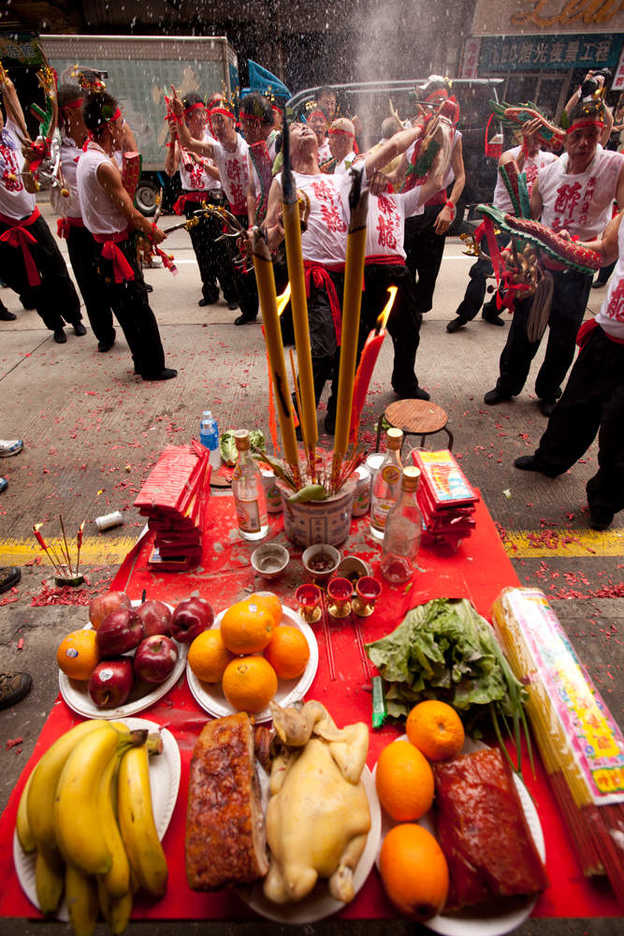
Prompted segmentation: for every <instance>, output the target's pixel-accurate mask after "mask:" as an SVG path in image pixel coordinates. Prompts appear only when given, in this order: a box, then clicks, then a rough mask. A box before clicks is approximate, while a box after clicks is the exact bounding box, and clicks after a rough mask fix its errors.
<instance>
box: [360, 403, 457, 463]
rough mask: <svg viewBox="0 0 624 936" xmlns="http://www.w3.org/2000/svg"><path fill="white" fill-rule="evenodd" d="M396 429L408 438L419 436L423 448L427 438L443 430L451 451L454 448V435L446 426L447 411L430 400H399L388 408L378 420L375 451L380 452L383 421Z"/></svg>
mask: <svg viewBox="0 0 624 936" xmlns="http://www.w3.org/2000/svg"><path fill="white" fill-rule="evenodd" d="M384 419H385V421H386V422H387V423H389V424H390V425H391V426H393V427H394V428H395V429H402V430H403V432H404V434H405V435H406V436H408V435H419V436H420V437H421V438H420V445H421V448H422V447H423V446H424V444H425V437H426V436H428V435H433V434H434V433H436V432H441V431H442V430H443V429H444V431H445V432H446V434H447V436H448V447H449V450H450V449H452V448H453V433H452V432H451V430H450V429H449V428H448V426H447V425H446V423H447V420H448V416H447V415H446V411H445V410H443V409H442V407H441V406H438V405H437V403H430V402H429V401H428V400H397V401H396V402H395V403H391V404H390V406H388V407H386V410H385V411H384V412H383V413H382V414H381V416H380V417H379V419H378V420H377V444H376V447H375V451H377V452H378V451H379V440H380V439H381V427H382V424H383V421H384Z"/></svg>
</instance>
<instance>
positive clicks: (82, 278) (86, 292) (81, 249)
mask: <svg viewBox="0 0 624 936" xmlns="http://www.w3.org/2000/svg"><path fill="white" fill-rule="evenodd" d="M67 250H68V253H69V259H70V262H71V266H72V270H73V271H74V276H75V277H76V282H77V283H78V288H79V289H80V292H81V293H82V298H83V300H84V304H85V309H86V310H87V316H88V318H89V322H90V323H91V328H92V330H93V334H94V335H95V337H96V338H97V340H98V341H101V342H103V343H104V344H110V343H111V342H112V341H113V339H114V337H115V332H114V329H113V313H112V312H111V307H110V303H109V301H108V298H107V296H106V292H105V291H104V290H103V289H102V283H101V280H100V276H99V272H98V270H99V263H100V252H101V246H100V245H99V244H96V242H95V241H94V239H93V236H92V234H90V233H89V231H88V230H87V229H86V228H84V227H73V226H72V227H71V228H70V230H69V234H68V236H67Z"/></svg>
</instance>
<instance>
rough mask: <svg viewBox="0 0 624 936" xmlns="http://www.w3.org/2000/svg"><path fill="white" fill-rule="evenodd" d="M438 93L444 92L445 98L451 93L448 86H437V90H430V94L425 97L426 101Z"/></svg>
mask: <svg viewBox="0 0 624 936" xmlns="http://www.w3.org/2000/svg"><path fill="white" fill-rule="evenodd" d="M436 94H443V95H444V98H445V99H446V98H447V97H448V96H449V93H448V91H447V90H446V88H436V90H435V91H430V92H429V94H428V95H427V97H426V98H425V101H431V100H432V99H433V98H434V97H435V96H436Z"/></svg>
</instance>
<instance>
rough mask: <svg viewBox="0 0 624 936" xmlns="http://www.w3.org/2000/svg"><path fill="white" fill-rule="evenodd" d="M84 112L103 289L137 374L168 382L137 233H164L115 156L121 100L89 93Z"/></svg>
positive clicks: (86, 214)
mask: <svg viewBox="0 0 624 936" xmlns="http://www.w3.org/2000/svg"><path fill="white" fill-rule="evenodd" d="M83 115H84V121H85V125H86V127H87V130H88V131H89V133H90V139H89V140H88V141H87V143H86V148H85V152H84V154H83V155H82V156H81V158H80V161H79V163H78V170H77V173H76V181H77V185H78V197H79V200H80V213H81V215H82V219H83V221H84V223H85V226H86V228H87V230H88V231H90V233H91V234H92V235H93V237H94V239H95V240H96V242H97V243H98V245H101V246H100V249H101V255H100V260H99V271H100V287H101V289H102V291H103V293H104V294H105V296H106V299H107V301H108V303H109V304H110V307H111V309H112V310H113V312H114V313H115V316H116V318H117V321H118V322H119V324H120V325H121V327H122V329H123V333H124V335H125V336H126V341H127V342H128V346H129V348H130V352H131V354H132V358H133V360H134V370H135V373H137V374H140V375H141V377H142V378H143V380H169V379H170V378H171V377H175V376H177V371H175V370H173V369H172V368H168V367H165V354H164V351H163V346H162V343H161V340H160V334H159V331H158V324H157V322H156V318H155V316H154V313H153V312H152V310H151V308H150V304H149V302H148V299H147V291H146V289H145V283H144V282H143V277H142V275H141V272H140V269H139V265H138V260H137V251H136V243H135V238H134V237H133V236H132V235H133V232H134V231H137V232H139V233H140V234H142V235H143V236H144V237H145V238H146V239H147V240H149V241H151V242H152V243H154V244H159V243H161V241H163V240H164V239H165V234H163V232H162V231H161V230H159V228H158V227H156V225H155V224H152V223H151V222H149V221H148V220H147V218H144V217H143V215H142V214H141V213H140V211H138V210H137V209H136V208H135V207H134V205H133V204H132V201H131V199H130V196H129V195H128V193H127V191H126V190H125V188H124V187H123V183H122V181H121V174H120V172H119V169H118V168H117V166H116V164H115V162H114V159H113V154H114V152H115V149H117V148H118V147H119V145H120V140H119V136H120V135H121V134H122V133H123V132H124V131H123V118H122V116H121V111H120V110H119V106H118V104H117V101H116V100H115V99H114V98H113V97H111V95H110V94H108V93H107V92H106V91H102V92H95V93H90V94H88V95H87V96H86V98H85V102H84V110H83Z"/></svg>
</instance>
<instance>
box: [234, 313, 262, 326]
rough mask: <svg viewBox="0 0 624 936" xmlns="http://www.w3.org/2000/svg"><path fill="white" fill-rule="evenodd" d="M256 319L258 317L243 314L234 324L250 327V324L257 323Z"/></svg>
mask: <svg viewBox="0 0 624 936" xmlns="http://www.w3.org/2000/svg"><path fill="white" fill-rule="evenodd" d="M256 318H257V316H256V315H245V314H244V313H243V314H242V315H239V316H238V318H237V319H234V324H235V325H249V323H250V322H255V321H256Z"/></svg>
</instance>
